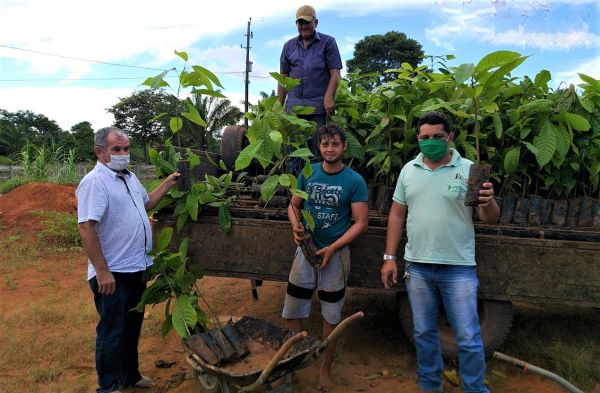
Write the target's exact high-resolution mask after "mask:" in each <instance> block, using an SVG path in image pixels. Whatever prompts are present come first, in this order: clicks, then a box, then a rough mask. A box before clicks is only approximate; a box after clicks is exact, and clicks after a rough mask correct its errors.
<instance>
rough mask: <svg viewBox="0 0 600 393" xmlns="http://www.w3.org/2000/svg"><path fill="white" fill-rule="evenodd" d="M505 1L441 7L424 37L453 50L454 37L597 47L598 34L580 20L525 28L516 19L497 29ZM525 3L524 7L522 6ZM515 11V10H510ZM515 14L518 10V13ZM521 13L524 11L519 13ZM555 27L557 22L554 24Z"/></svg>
mask: <svg viewBox="0 0 600 393" xmlns="http://www.w3.org/2000/svg"><path fill="white" fill-rule="evenodd" d="M505 3H506V1H504V0H502V1H500V0H497V1H495V2H494V6H493V7H484V8H481V9H466V8H464V7H456V8H449V7H442V8H441V9H440V13H441V14H442V15H444V16H445V18H444V20H442V21H441V22H440V23H436V26H435V27H433V28H426V29H425V37H426V38H427V39H428V40H430V41H431V42H432V43H434V44H435V45H436V46H438V47H441V48H445V49H447V50H454V48H455V43H456V42H457V41H465V40H467V41H473V40H476V41H479V42H483V43H491V44H495V45H498V46H502V45H509V46H513V45H516V46H520V47H524V48H534V49H539V50H570V49H575V48H585V49H590V48H597V47H600V37H599V36H598V35H597V34H594V33H592V32H590V31H589V26H588V25H587V24H586V23H585V22H583V23H581V25H578V26H577V29H575V28H572V27H571V28H569V29H568V30H566V31H559V30H558V29H554V30H552V31H533V30H528V29H526V27H525V24H524V23H522V22H521V23H519V25H518V27H517V28H516V29H508V30H505V31H501V30H497V27H496V24H495V22H496V20H495V19H494V18H495V16H496V15H497V13H498V12H500V10H501V9H502V7H503V4H505ZM511 6H512V7H514V8H515V10H517V11H518V12H522V13H526V12H529V11H531V10H539V9H542V10H547V9H548V8H547V7H550V5H549V4H548V2H547V1H533V2H531V1H530V2H529V3H523V2H522V3H519V2H516V3H515V4H512V5H511ZM523 7H524V8H523ZM513 11H514V10H513ZM517 14H518V13H517ZM521 15H522V16H523V14H521ZM554 27H556V26H554Z"/></svg>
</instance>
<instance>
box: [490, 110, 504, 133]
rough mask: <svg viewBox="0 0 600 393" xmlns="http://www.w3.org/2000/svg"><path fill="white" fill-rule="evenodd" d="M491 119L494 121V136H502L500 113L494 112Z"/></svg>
mask: <svg viewBox="0 0 600 393" xmlns="http://www.w3.org/2000/svg"><path fill="white" fill-rule="evenodd" d="M492 121H493V123H494V131H495V133H496V138H498V139H501V138H502V119H500V114H498V113H494V114H493V115H492Z"/></svg>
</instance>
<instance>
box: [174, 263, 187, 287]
mask: <svg viewBox="0 0 600 393" xmlns="http://www.w3.org/2000/svg"><path fill="white" fill-rule="evenodd" d="M184 278H185V261H184V262H181V264H180V265H179V267H178V268H177V271H176V272H175V280H177V282H178V283H181V282H182V281H183V279H184Z"/></svg>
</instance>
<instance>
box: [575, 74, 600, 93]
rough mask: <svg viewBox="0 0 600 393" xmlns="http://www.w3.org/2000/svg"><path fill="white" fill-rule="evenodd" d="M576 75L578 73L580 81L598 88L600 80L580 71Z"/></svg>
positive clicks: (599, 87)
mask: <svg viewBox="0 0 600 393" xmlns="http://www.w3.org/2000/svg"><path fill="white" fill-rule="evenodd" d="M577 75H579V77H580V78H581V80H582V81H584V82H586V83H588V84H589V85H590V86H592V87H595V88H597V89H600V80H598V79H595V78H593V77H591V76H589V75H586V74H582V73H578V74H577Z"/></svg>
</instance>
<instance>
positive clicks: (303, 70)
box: [277, 5, 342, 157]
mask: <svg viewBox="0 0 600 393" xmlns="http://www.w3.org/2000/svg"><path fill="white" fill-rule="evenodd" d="M318 23H319V20H318V19H317V13H316V12H315V9H314V8H313V7H311V6H310V5H303V6H302V7H300V8H298V10H297V11H296V27H297V28H298V33H299V34H298V36H297V37H294V38H292V39H291V40H289V41H287V42H286V43H285V44H284V45H283V50H282V51H281V58H280V66H279V70H280V71H279V72H280V73H281V75H283V76H289V77H292V78H296V79H300V82H301V83H300V84H299V85H298V86H296V87H294V88H293V89H292V90H290V91H286V90H285V89H284V88H283V86H280V85H278V86H277V96H278V97H279V102H281V104H282V105H283V104H284V103H285V110H286V111H287V112H291V110H292V108H293V107H294V106H296V105H302V106H307V107H313V108H315V111H314V112H313V114H311V115H302V116H299V117H301V118H303V119H306V120H309V121H314V122H316V123H317V124H316V127H315V131H314V132H313V135H312V138H311V140H310V141H309V143H308V147H309V148H310V150H311V151H312V153H313V154H314V155H315V157H320V153H319V144H318V142H317V130H318V129H319V128H321V127H322V126H324V125H325V123H326V117H327V115H328V114H331V113H332V112H333V110H334V109H335V102H334V100H333V97H334V95H335V89H336V87H337V83H338V80H339V79H340V69H341V68H342V59H341V57H340V51H339V50H338V47H337V43H336V42H335V38H333V37H331V36H329V35H327V34H323V33H319V32H317V31H316V28H317V25H318Z"/></svg>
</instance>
